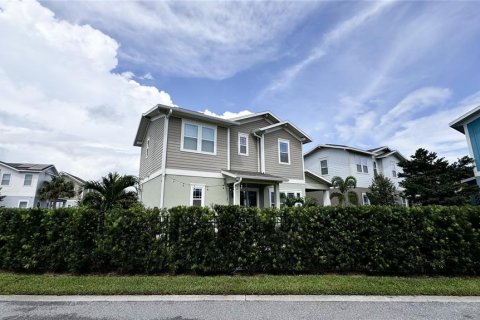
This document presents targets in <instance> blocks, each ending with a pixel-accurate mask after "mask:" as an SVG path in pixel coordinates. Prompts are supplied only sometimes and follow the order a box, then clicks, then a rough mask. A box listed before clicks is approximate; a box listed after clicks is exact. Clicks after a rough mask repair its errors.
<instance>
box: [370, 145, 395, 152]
mask: <svg viewBox="0 0 480 320" xmlns="http://www.w3.org/2000/svg"><path fill="white" fill-rule="evenodd" d="M385 149H388V150H390V148H389V147H387V146H383V147H378V148H373V149H367V151H370V152H373V153H377V152H380V151H383V150H385Z"/></svg>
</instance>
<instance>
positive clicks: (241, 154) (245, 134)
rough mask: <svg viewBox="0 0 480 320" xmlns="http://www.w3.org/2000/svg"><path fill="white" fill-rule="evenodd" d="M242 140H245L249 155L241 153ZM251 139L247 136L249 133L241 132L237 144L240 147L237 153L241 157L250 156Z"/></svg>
mask: <svg viewBox="0 0 480 320" xmlns="http://www.w3.org/2000/svg"><path fill="white" fill-rule="evenodd" d="M241 138H245V141H246V144H245V149H246V151H247V153H241V151H240V147H241V146H242V145H241V144H240V139H241ZM249 138H250V135H249V134H247V133H243V132H239V133H238V139H237V142H238V143H237V147H238V148H237V149H238V150H237V151H238V155H239V156H245V157H248V155H249V152H248V147H249V141H248V140H250V139H249Z"/></svg>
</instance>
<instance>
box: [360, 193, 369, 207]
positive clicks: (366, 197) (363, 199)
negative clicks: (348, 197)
mask: <svg viewBox="0 0 480 320" xmlns="http://www.w3.org/2000/svg"><path fill="white" fill-rule="evenodd" d="M362 202H363V204H364V205H368V204H370V199H368V196H367V194H366V193H362Z"/></svg>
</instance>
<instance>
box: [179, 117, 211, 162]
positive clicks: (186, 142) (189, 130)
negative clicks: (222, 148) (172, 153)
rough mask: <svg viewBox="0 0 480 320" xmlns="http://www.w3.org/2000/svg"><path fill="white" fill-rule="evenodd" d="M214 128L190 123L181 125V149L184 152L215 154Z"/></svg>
mask: <svg viewBox="0 0 480 320" xmlns="http://www.w3.org/2000/svg"><path fill="white" fill-rule="evenodd" d="M215 146H216V128H215V127H211V126H206V125H201V124H196V123H191V122H184V123H183V130H182V147H181V149H182V150H184V151H194V152H200V153H210V154H215V152H216V147H215Z"/></svg>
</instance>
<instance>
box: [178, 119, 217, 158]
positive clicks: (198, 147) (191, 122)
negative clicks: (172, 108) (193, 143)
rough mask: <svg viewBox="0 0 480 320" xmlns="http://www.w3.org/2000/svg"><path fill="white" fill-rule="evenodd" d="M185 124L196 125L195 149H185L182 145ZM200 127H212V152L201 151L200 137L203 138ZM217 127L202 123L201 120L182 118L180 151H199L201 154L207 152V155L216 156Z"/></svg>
mask: <svg viewBox="0 0 480 320" xmlns="http://www.w3.org/2000/svg"><path fill="white" fill-rule="evenodd" d="M185 124H190V125H193V126H197V138H196V139H197V150H190V149H185V148H184V146H183V143H184V138H185V137H184V130H185ZM202 128H208V129H213V152H206V151H202V140H203V139H202V138H203V137H202V134H203V130H202ZM217 129H218V127H217V126H213V125H209V124H205V123H202V122H197V121H192V120H185V119H182V128H181V136H180V138H181V141H180V151H184V152H193V153H201V154H208V155H212V156H216V155H217ZM208 141H210V140H208Z"/></svg>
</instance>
